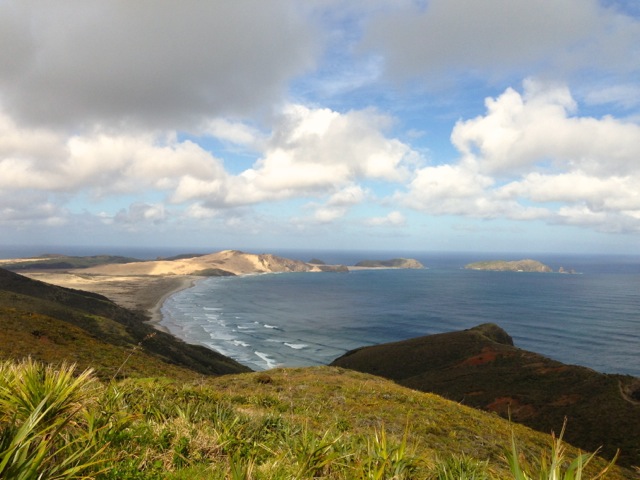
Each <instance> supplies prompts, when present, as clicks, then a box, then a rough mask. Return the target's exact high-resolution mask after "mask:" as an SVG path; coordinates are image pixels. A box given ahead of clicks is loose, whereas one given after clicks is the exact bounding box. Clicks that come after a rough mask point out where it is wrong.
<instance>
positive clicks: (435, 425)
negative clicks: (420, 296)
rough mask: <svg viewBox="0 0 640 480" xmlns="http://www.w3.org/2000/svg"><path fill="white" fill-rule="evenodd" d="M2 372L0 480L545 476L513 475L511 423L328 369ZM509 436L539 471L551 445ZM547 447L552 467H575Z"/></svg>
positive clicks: (590, 465)
mask: <svg viewBox="0 0 640 480" xmlns="http://www.w3.org/2000/svg"><path fill="white" fill-rule="evenodd" d="M0 372H1V373H2V375H0V405H1V406H2V408H1V410H0V411H1V412H2V416H1V417H0V478H21V479H36V478H48V479H67V478H69V479H70V478H98V479H161V478H162V479H164V478H167V479H195V480H197V479H311V478H325V479H411V478H426V479H428V478H431V479H456V480H460V479H472V478H473V479H483V478H486V479H489V478H491V479H503V478H504V479H506V478H516V479H528V478H536V479H537V478H542V477H538V476H537V474H536V475H535V476H534V477H531V476H522V475H525V474H524V473H522V472H523V470H522V468H521V467H520V466H519V464H518V463H517V462H518V461H519V460H514V458H515V459H518V458H520V454H519V453H518V452H516V451H515V446H511V447H510V445H512V444H511V439H512V437H511V434H510V433H509V432H510V428H509V425H508V424H507V422H506V421H504V420H502V419H500V418H497V417H493V416H490V415H487V414H484V413H482V412H479V411H476V410H473V409H470V408H465V407H462V406H458V405H455V404H453V403H451V402H448V401H446V400H444V399H442V398H440V397H437V396H435V395H429V394H424V393H419V392H414V391H411V390H408V389H405V388H402V387H399V386H397V385H394V384H393V383H391V382H388V381H385V380H382V379H378V378H376V377H372V376H369V375H364V374H359V373H355V372H348V371H345V370H341V369H337V368H329V367H320V368H308V369H280V370H273V371H269V372H266V373H251V374H242V375H233V376H224V377H219V378H215V379H211V378H208V379H202V380H201V381H198V382H188V383H182V382H178V381H176V380H169V379H159V378H155V379H147V380H144V379H126V380H122V381H119V382H114V381H110V382H105V383H101V382H99V381H98V380H97V379H96V378H95V377H94V375H93V374H92V373H91V371H84V372H82V373H79V374H77V375H74V369H73V367H70V366H68V365H66V364H61V365H60V366H58V367H52V366H45V365H43V364H41V363H38V362H34V361H31V360H26V361H23V362H18V363H15V362H4V363H0ZM512 428H513V432H514V433H513V435H515V438H517V440H518V442H519V443H520V445H523V446H521V447H520V448H526V453H527V455H529V456H530V457H531V458H534V459H535V458H538V459H540V460H539V461H536V460H533V461H531V463H529V464H527V465H528V466H530V467H531V468H532V469H534V471H540V472H543V471H544V469H545V468H546V467H545V465H546V464H545V463H544V460H543V459H544V457H545V453H544V452H545V451H548V449H549V447H548V446H547V445H546V444H548V436H545V435H542V434H539V433H536V432H533V431H531V430H529V429H527V428H525V427H521V426H518V425H513V426H512ZM514 442H515V440H514ZM514 445H515V444H514ZM524 446H526V447H524ZM557 446H560V449H558V448H556V447H557ZM553 448H556V449H555V450H553V452H558V451H560V453H561V455H558V454H556V453H554V455H555V457H554V458H559V459H564V458H565V455H568V456H569V457H568V458H576V459H582V458H583V457H581V456H580V455H581V454H580V453H579V452H577V451H576V450H574V449H573V448H571V447H569V446H565V445H562V444H561V443H559V442H556V443H554V447H553ZM509 452H515V453H513V454H510V453H509ZM556 463H557V462H556ZM574 464H575V465H576V466H575V467H572V466H570V469H572V471H575V472H580V473H581V474H582V475H583V477H582V478H585V479H588V478H596V476H597V475H598V473H599V472H600V471H602V470H603V469H605V468H607V465H606V464H605V463H603V462H602V460H600V459H599V458H597V457H590V459H589V461H588V462H587V461H584V462H582V461H581V460H577V463H576V462H574V463H573V464H572V465H574ZM554 465H555V464H554ZM554 468H555V467H554ZM558 468H565V467H560V466H558ZM609 470H610V471H609V473H608V475H609V476H607V478H611V479H622V478H630V477H629V476H628V474H629V473H630V472H628V471H623V470H620V469H618V468H615V467H610V468H609ZM518 475H520V476H518ZM526 475H528V474H526ZM544 478H547V477H546V476H545V477H544ZM549 478H550V479H551V478H567V479H568V478H579V477H568V476H565V477H551V476H549Z"/></svg>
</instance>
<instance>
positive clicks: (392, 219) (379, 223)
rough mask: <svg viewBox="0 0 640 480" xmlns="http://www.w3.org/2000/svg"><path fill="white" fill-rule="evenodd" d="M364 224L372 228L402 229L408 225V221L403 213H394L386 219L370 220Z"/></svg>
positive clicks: (375, 218)
mask: <svg viewBox="0 0 640 480" xmlns="http://www.w3.org/2000/svg"><path fill="white" fill-rule="evenodd" d="M364 223H365V225H369V226H371V227H401V226H404V225H405V224H406V223H407V220H406V218H405V217H404V215H402V213H400V212H398V211H393V212H389V214H388V215H385V216H384V217H373V218H369V219H367V220H365V222H364Z"/></svg>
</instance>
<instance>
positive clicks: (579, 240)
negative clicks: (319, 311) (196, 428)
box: [0, 0, 640, 254]
mask: <svg viewBox="0 0 640 480" xmlns="http://www.w3.org/2000/svg"><path fill="white" fill-rule="evenodd" d="M638 78H640V9H639V8H638V7H637V2H625V1H615V0H607V1H604V0H601V1H595V0H555V1H553V2H547V1H534V2H532V1H530V0H528V1H524V0H486V1H484V2H466V1H462V0H425V1H404V0H394V1H384V0H368V1H357V0H356V1H349V2H347V1H341V0H322V1H321V0H316V1H305V2H296V1H293V0H291V1H285V0H282V1H270V2H258V1H248V0H246V1H245V0H239V1H233V2H206V3H205V2H199V1H190V0H186V1H181V2H178V3H176V2H169V1H164V0H154V1H151V0H140V1H137V2H126V1H106V0H87V1H84V2H76V1H72V0H61V1H58V2H46V1H44V0H30V1H26V2H25V1H19V0H0V231H1V232H2V235H1V236H0V244H1V245H38V244H47V245H69V244H73V245H98V246H105V247H108V246H119V247H120V246H132V247H144V246H154V247H162V246H167V247H183V246H184V247H195V248H198V249H200V250H205V251H206V250H215V249H218V248H240V249H245V250H250V251H268V250H270V249H280V250H282V249H293V248H300V249H340V250H357V249H371V250H397V251H405V250H406V251H416V250H464V251H512V252H575V253H629V254H636V253H640V248H639V246H640V81H639V80H638Z"/></svg>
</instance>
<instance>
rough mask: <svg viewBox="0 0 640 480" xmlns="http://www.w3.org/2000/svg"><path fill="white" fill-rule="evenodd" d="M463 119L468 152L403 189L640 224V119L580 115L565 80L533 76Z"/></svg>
mask: <svg viewBox="0 0 640 480" xmlns="http://www.w3.org/2000/svg"><path fill="white" fill-rule="evenodd" d="M486 107H487V111H486V114H485V115H482V116H479V117H477V118H474V119H471V120H467V121H460V122H458V123H457V124H456V126H455V128H454V129H453V132H452V135H451V138H452V142H453V144H454V145H455V146H456V147H457V148H458V150H459V151H460V154H461V158H460V160H459V162H458V163H456V164H451V165H439V166H428V167H424V168H421V169H419V170H418V171H417V172H416V175H415V178H414V179H413V181H412V182H411V184H410V185H409V190H408V192H407V193H404V194H400V195H399V197H398V198H400V199H401V201H402V202H403V203H404V204H405V205H407V206H410V207H412V208H415V209H418V210H422V211H425V212H429V213H434V214H455V215H468V216H474V217H479V218H510V219H517V220H524V219H546V220H547V221H549V222H551V223H565V224H571V225H583V226H586V227H590V228H596V229H598V230H602V231H638V230H640V221H639V220H640V195H639V194H638V187H637V186H638V185H640V163H639V162H638V159H639V158H640V126H638V125H636V124H634V123H631V122H625V121H621V120H616V119H614V118H612V117H608V116H607V117H603V118H594V117H580V116H579V115H577V113H576V112H577V105H576V103H575V101H574V100H573V98H572V97H571V95H570V93H569V91H568V89H567V88H565V87H558V86H554V85H552V86H544V85H542V84H540V83H535V82H530V81H529V82H525V88H524V93H523V94H520V93H518V92H516V91H515V90H513V89H507V90H506V91H505V92H504V93H503V94H502V95H500V96H499V97H498V98H495V99H491V98H490V99H487V101H486Z"/></svg>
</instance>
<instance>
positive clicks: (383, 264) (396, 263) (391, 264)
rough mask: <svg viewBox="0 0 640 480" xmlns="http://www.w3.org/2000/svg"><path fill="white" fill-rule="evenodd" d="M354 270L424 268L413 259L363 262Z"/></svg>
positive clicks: (356, 265) (357, 264)
mask: <svg viewBox="0 0 640 480" xmlns="http://www.w3.org/2000/svg"><path fill="white" fill-rule="evenodd" d="M354 266H355V267H356V268H414V269H416V268H425V266H424V265H422V263H420V262H419V261H418V260H415V259H413V258H392V259H391V260H363V261H361V262H358V263H356V264H355V265H354Z"/></svg>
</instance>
